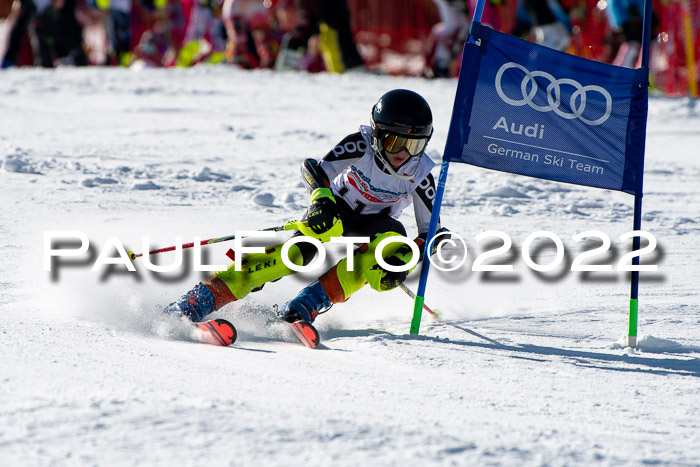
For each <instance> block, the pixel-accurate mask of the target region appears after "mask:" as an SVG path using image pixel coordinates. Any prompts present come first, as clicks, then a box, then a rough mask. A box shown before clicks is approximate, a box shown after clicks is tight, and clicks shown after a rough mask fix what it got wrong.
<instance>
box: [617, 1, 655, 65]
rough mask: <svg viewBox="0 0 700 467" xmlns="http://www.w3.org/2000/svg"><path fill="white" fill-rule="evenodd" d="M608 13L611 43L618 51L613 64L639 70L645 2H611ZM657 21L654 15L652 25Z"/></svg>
mask: <svg viewBox="0 0 700 467" xmlns="http://www.w3.org/2000/svg"><path fill="white" fill-rule="evenodd" d="M606 11H607V14H608V21H609V22H610V27H611V43H612V44H613V46H614V47H615V46H616V47H615V48H616V49H617V50H616V51H615V53H614V59H613V60H612V64H613V65H617V66H624V67H627V68H637V67H638V66H639V61H640V59H641V55H640V53H639V52H640V51H641V48H642V33H643V31H644V19H643V12H644V0H609V2H608V7H607V8H606ZM656 21H657V17H656V16H655V15H654V14H652V25H654V24H655V22H656ZM652 27H653V26H652Z"/></svg>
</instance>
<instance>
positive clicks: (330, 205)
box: [306, 188, 340, 234]
mask: <svg viewBox="0 0 700 467" xmlns="http://www.w3.org/2000/svg"><path fill="white" fill-rule="evenodd" d="M306 219H307V223H308V225H309V228H310V229H311V230H312V231H313V232H314V233H315V234H322V233H325V232H327V231H328V230H330V229H331V227H333V224H335V223H336V222H337V221H338V220H339V219H340V216H339V215H338V206H337V205H336V203H335V198H333V193H332V192H331V190H330V188H316V189H315V190H314V191H313V193H311V205H310V206H309V209H308V210H307V215H306Z"/></svg>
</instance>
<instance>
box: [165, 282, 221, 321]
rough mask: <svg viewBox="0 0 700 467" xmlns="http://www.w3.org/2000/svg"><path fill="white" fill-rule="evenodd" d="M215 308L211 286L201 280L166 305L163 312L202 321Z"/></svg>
mask: <svg viewBox="0 0 700 467" xmlns="http://www.w3.org/2000/svg"><path fill="white" fill-rule="evenodd" d="M215 310H216V308H215V306H214V294H213V293H212V292H211V290H209V287H207V286H206V285H204V284H202V283H201V282H200V283H199V284H197V286H196V287H195V288H194V289H192V290H190V291H189V292H187V293H186V294H185V295H183V296H182V297H180V299H179V300H178V301H176V302H173V303H171V304H170V305H168V306H167V307H165V309H164V310H163V312H164V313H167V314H172V315H179V316H183V317H186V318H188V319H190V320H191V321H194V322H200V321H202V320H203V319H204V317H205V316H206V315H208V314H210V313H213V312H214V311H215Z"/></svg>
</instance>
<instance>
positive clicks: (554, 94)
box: [495, 62, 612, 126]
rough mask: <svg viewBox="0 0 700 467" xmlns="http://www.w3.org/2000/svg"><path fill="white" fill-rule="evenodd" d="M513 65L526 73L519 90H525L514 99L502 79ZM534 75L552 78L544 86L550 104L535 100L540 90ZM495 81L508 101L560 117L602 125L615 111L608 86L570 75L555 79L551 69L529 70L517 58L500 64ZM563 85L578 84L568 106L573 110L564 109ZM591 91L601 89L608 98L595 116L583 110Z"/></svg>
mask: <svg viewBox="0 0 700 467" xmlns="http://www.w3.org/2000/svg"><path fill="white" fill-rule="evenodd" d="M511 68H516V69H518V70H520V71H522V72H523V73H524V74H525V75H524V76H523V79H522V81H521V82H520V92H521V93H522V98H521V99H511V98H510V97H508V96H506V94H505V92H503V87H502V85H501V80H502V79H503V74H504V73H505V72H506V71H507V70H509V69H511ZM535 78H544V79H546V80H548V81H549V82H550V83H549V84H548V85H547V88H546V90H545V92H546V94H547V103H548V104H549V105H537V104H535V103H534V102H533V99H534V98H535V96H536V95H537V90H538V85H537V81H536V79H535ZM495 84H496V92H497V93H498V96H499V97H500V98H501V99H502V100H503V102H505V103H506V104H510V105H514V106H518V107H519V106H523V105H529V106H530V107H532V108H533V109H535V110H537V111H538V112H549V111H550V110H552V111H554V113H556V114H557V115H559V116H560V117H563V118H566V119H568V120H572V119H574V118H578V119H579V120H581V121H582V122H584V123H586V124H587V125H591V126H596V125H601V124H603V123H605V121H606V120H607V119H608V118H610V114H611V112H612V97H611V96H610V93H609V92H608V91H606V90H605V88H602V87H600V86H596V85H593V84H589V85H587V86H582V85H581V84H580V83H579V82H578V81H575V80H573V79H569V78H562V79H556V78H555V77H554V76H552V75H550V74H549V73H546V72H544V71H530V70H528V69H527V68H525V67H524V66H522V65H520V64H518V63H515V62H508V63H505V64H504V65H503V66H501V68H500V69H499V70H498V73H496V83H495ZM563 85H568V86H573V87H574V88H575V91H574V92H573V94H571V97H570V98H569V106H570V109H571V112H567V111H566V110H562V108H561V87H562V86H563ZM528 88H529V89H528ZM588 92H597V93H600V94H601V95H602V96H603V98H604V99H605V112H603V114H602V115H601V116H600V117H598V118H596V119H595V120H592V119H589V118H586V117H584V116H583V113H584V111H585V110H586V97H587V94H588ZM591 113H592V112H591ZM589 116H590V115H589Z"/></svg>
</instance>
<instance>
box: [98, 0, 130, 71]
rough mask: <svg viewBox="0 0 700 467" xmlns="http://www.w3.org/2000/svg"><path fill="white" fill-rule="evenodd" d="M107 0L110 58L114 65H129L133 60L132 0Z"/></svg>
mask: <svg viewBox="0 0 700 467" xmlns="http://www.w3.org/2000/svg"><path fill="white" fill-rule="evenodd" d="M98 1H99V0H98ZM103 1H104V0H103ZM107 1H108V2H109V16H108V22H107V35H108V37H109V43H110V46H111V49H110V53H109V55H110V57H109V60H110V63H111V64H112V65H127V64H128V63H129V61H130V60H131V20H130V18H129V15H131V0H107Z"/></svg>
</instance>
